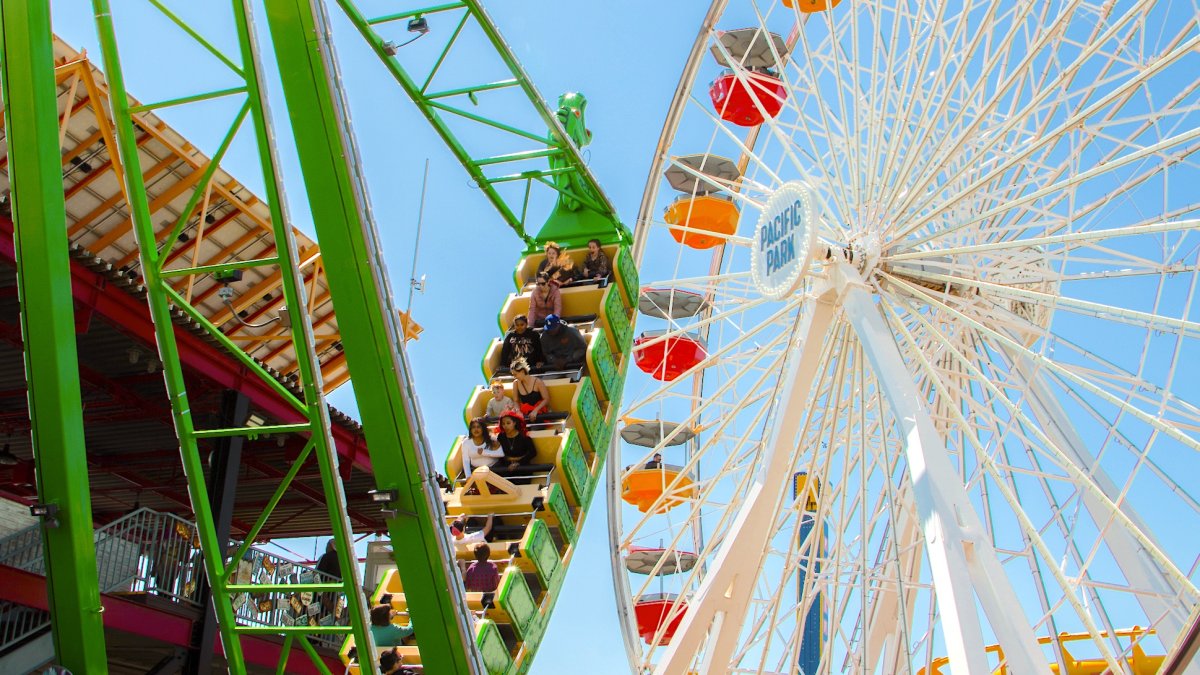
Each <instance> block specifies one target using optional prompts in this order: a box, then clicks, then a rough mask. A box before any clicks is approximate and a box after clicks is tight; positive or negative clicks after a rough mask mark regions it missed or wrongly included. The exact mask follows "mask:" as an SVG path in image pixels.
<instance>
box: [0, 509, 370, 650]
mask: <svg viewBox="0 0 1200 675" xmlns="http://www.w3.org/2000/svg"><path fill="white" fill-rule="evenodd" d="M40 527H41V526H40V525H33V526H31V527H28V528H26V529H24V530H20V531H18V532H15V533H13V534H11V535H9V536H7V537H4V538H2V539H0V565H4V566H8V567H14V568H16V569H20V570H23V571H25V572H31V573H34V574H42V575H44V574H45V573H46V569H45V561H44V556H43V550H42V536H41V531H40V529H39V528H40ZM94 541H95V543H96V570H97V573H98V575H99V581H100V584H99V586H100V592H101V593H116V594H150V595H157V596H161V597H164V598H167V599H169V600H171V601H173V602H177V603H180V604H185V605H190V606H193V607H200V606H202V605H203V598H202V597H200V592H201V587H202V584H201V583H200V580H201V576H202V575H203V574H204V565H203V560H202V558H201V556H200V548H199V536H198V534H197V531H196V525H195V524H194V523H191V522H189V521H187V520H184V519H183V518H180V517H179V516H176V515H173V514H169V513H159V512H157V511H152V510H150V509H139V510H137V511H134V512H132V513H130V514H128V515H125V516H123V517H121V518H119V519H117V520H115V521H113V522H111V523H109V524H107V525H105V526H104V527H101V528H99V529H97V530H96V534H95V538H94ZM239 545H240V542H237V541H230V542H229V546H228V548H227V549H226V551H225V555H224V557H225V558H226V560H228V557H229V556H231V555H233V553H234V552H235V551H236V550H237V548H238V546H239ZM233 581H234V582H235V583H238V584H289V583H314V582H316V583H324V582H331V581H338V579H337V578H336V577H332V576H329V575H327V574H324V573H321V572H318V571H317V570H315V569H313V568H311V567H308V566H305V565H301V564H299V563H296V562H293V561H291V560H287V559H286V558H282V557H280V556H277V555H274V554H272V553H268V552H266V551H263V550H261V549H259V548H255V547H250V548H249V549H247V551H246V553H245V555H244V556H243V557H242V560H241V562H240V563H239V564H238V569H237V572H236V573H235V574H234V578H233ZM233 607H234V613H235V616H236V619H237V622H238V623H239V624H242V625H249V626H295V625H312V626H333V625H346V624H347V623H348V621H349V617H348V615H347V613H346V612H345V607H346V598H345V596H344V595H343V594H340V593H317V594H315V596H314V594H312V593H307V592H305V593H285V592H273V593H261V594H259V593H242V594H240V595H238V596H236V597H234V598H233ZM301 622H303V623H301ZM49 626H50V615H49V613H48V612H45V611H41V610H36V609H33V608H29V607H23V606H21V605H14V604H11V603H0V653H4V652H5V651H7V650H9V649H10V648H12V647H14V646H16V645H17V644H19V643H20V642H22V641H23V640H25V639H27V638H28V637H30V636H32V635H34V634H36V633H38V632H41V631H42V630H44V629H46V628H48V627H49ZM343 637H344V636H341V635H335V634H330V635H328V636H321V635H318V636H315V637H314V638H312V641H313V642H316V643H317V644H319V645H321V646H327V647H330V648H333V649H336V648H337V647H338V646H340V644H341V641H342V639H343Z"/></svg>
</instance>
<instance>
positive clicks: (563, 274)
mask: <svg viewBox="0 0 1200 675" xmlns="http://www.w3.org/2000/svg"><path fill="white" fill-rule="evenodd" d="M581 272H582V270H581V269H580V268H579V267H576V266H575V259H574V258H572V257H571V254H570V253H563V254H562V255H560V256H558V271H557V272H554V273H553V274H551V275H550V280H551V281H552V282H554V283H557V284H558V285H559V286H562V285H564V284H569V283H571V282H572V281H577V280H578V279H579V275H580V273H581Z"/></svg>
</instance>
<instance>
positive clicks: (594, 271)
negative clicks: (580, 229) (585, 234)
mask: <svg viewBox="0 0 1200 675" xmlns="http://www.w3.org/2000/svg"><path fill="white" fill-rule="evenodd" d="M611 274H612V265H611V264H610V263H609V262H608V255H607V254H606V253H605V252H604V249H602V248H600V240H599V239H589V240H588V243H587V257H586V258H584V259H583V278H584V279H607V278H608V277H609V275H611Z"/></svg>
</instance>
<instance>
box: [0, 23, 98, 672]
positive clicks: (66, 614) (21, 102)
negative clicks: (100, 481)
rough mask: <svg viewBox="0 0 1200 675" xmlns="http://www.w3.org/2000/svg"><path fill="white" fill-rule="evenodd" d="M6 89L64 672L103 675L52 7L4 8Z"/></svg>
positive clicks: (50, 583) (36, 429)
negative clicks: (53, 509)
mask: <svg viewBox="0 0 1200 675" xmlns="http://www.w3.org/2000/svg"><path fill="white" fill-rule="evenodd" d="M0 80H2V82H3V96H4V102H5V111H4V112H5V115H4V123H5V126H6V134H5V142H6V144H7V145H8V157H9V179H10V180H9V183H10V187H11V190H12V193H11V194H12V204H13V211H12V212H13V223H14V232H13V245H14V248H15V251H16V260H17V293H18V297H19V299H20V303H21V333H22V342H23V343H24V350H25V372H26V375H27V378H28V382H29V394H28V396H29V416H30V422H31V424H32V429H33V451H34V458H35V461H36V465H37V491H38V499H39V501H41V502H42V503H43V504H51V505H54V506H55V507H57V509H58V513H57V515H56V516H55V517H54V518H53V519H49V518H47V519H43V521H42V524H43V528H42V536H43V540H44V542H45V549H44V550H45V551H46V553H47V555H46V587H47V589H48V592H49V605H50V617H51V624H50V625H51V627H52V631H53V639H54V652H55V654H56V656H57V661H58V663H59V665H62V666H65V667H66V668H67V669H69V670H71V671H73V672H76V673H98V674H103V673H107V672H108V661H107V659H106V655H105V651H104V624H103V622H102V620H101V615H100V613H101V612H102V611H103V608H102V607H101V604H100V589H99V583H98V580H97V577H96V548H95V545H94V544H93V543H92V536H93V532H92V502H91V495H90V494H89V492H88V467H87V450H86V446H85V444H84V436H83V405H82V403H81V399H80V391H79V359H78V355H77V354H76V349H75V325H74V302H73V300H72V295H71V270H70V264H71V263H70V260H69V259H68V256H67V223H66V218H67V215H66V208H65V205H64V196H63V190H62V173H61V172H60V169H59V166H60V157H59V152H58V105H57V96H58V91H57V86H56V85H55V79H54V46H53V44H52V42H51V31H50V6H49V3H47V2H44V0H4V2H2V3H0Z"/></svg>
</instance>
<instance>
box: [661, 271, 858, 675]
mask: <svg viewBox="0 0 1200 675" xmlns="http://www.w3.org/2000/svg"><path fill="white" fill-rule="evenodd" d="M829 290H830V289H829V288H828V285H825V289H824V292H821V293H820V294H819V295H818V296H817V298H816V300H815V301H813V302H812V304H811V306H810V307H811V308H810V309H809V310H808V311H805V313H804V318H803V319H802V325H801V327H800V330H798V331H797V332H796V338H797V339H794V340H793V342H792V344H791V345H789V352H790V353H791V354H792V358H789V361H791V365H790V367H789V369H788V372H787V374H785V375H784V376H783V377H782V378H781V379H780V385H781V392H780V399H779V400H780V404H779V407H778V408H777V409H776V413H775V419H776V420H777V422H776V424H774V425H773V427H772V431H771V435H770V437H769V438H768V439H767V444H766V451H765V453H764V454H763V457H762V464H761V469H760V473H759V475H758V476H757V478H756V480H755V482H754V484H753V485H751V487H750V489H749V490H748V492H747V495H746V498H745V501H744V502H743V505H742V508H741V510H740V511H739V512H738V515H737V518H736V519H735V520H734V522H733V523H732V524H731V525H730V527H729V530H728V532H727V533H726V535H725V539H724V540H723V541H722V542H721V547H720V549H719V550H718V552H717V555H716V557H715V558H714V559H713V561H712V563H711V564H710V565H709V571H708V574H707V575H706V576H705V577H704V580H703V581H702V582H701V583H700V588H699V589H697V591H696V594H695V595H694V596H693V597H692V598H691V599H690V600H689V601H688V610H687V613H686V614H685V615H684V617H683V620H682V621H681V622H680V625H679V628H678V629H677V630H676V631H675V634H674V636H673V637H672V638H671V643H670V645H668V646H667V648H666V650H665V652H664V654H663V656H662V658H661V659H660V660H659V662H658V665H657V666H656V668H655V670H654V672H655V673H656V674H657V675H677V674H681V673H686V672H688V671H689V669H690V668H691V665H692V661H693V660H694V659H695V656H696V654H697V653H698V652H699V651H700V647H701V646H702V645H705V642H704V639H705V637H706V636H707V637H708V638H709V639H708V642H707V645H706V646H705V663H706V664H707V666H708V668H709V669H712V670H715V671H716V672H725V671H726V670H727V668H728V664H729V659H730V657H731V655H732V653H733V650H734V648H735V647H736V646H737V641H738V635H739V633H740V632H741V627H742V625H743V624H744V623H745V616H746V610H747V609H748V607H749V602H750V597H751V596H752V595H753V593H754V585H755V582H756V581H757V579H758V573H759V571H760V570H761V569H762V558H763V555H764V552H765V551H766V550H767V549H768V548H769V546H770V540H771V535H772V533H773V531H774V527H773V523H774V522H775V517H776V514H777V512H778V509H779V507H780V504H781V503H782V501H783V494H784V491H785V490H786V489H787V486H788V485H790V484H791V479H792V472H791V459H792V454H793V452H794V451H795V449H796V435H797V433H798V432H799V430H800V423H801V420H802V418H803V417H804V416H803V415H801V414H799V411H801V410H803V409H804V406H805V405H806V404H807V402H808V398H809V390H810V389H811V388H812V383H813V379H814V377H815V376H816V370H817V366H818V365H819V362H820V355H821V351H822V350H821V349H820V345H821V344H823V342H824V340H825V336H826V333H827V332H828V330H829V326H830V324H831V323H832V320H833V313H834V309H835V308H834V305H833V300H834V298H833V297H832V295H833V294H832V293H830V292H829ZM710 628H711V631H710ZM710 632H711V633H712V634H711V635H709V633H710ZM712 670H709V671H705V672H712Z"/></svg>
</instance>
